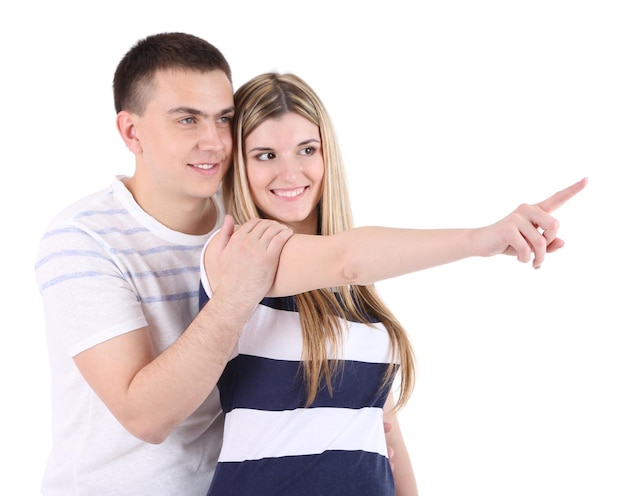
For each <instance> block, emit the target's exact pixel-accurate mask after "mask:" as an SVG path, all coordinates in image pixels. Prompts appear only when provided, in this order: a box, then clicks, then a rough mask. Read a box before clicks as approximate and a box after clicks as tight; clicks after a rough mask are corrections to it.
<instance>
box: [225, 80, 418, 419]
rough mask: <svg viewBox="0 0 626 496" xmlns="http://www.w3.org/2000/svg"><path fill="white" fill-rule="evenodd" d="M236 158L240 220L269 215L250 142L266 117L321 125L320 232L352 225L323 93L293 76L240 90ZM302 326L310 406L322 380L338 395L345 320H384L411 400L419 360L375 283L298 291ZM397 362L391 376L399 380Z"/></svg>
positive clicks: (231, 193)
mask: <svg viewBox="0 0 626 496" xmlns="http://www.w3.org/2000/svg"><path fill="white" fill-rule="evenodd" d="M235 108H236V114H235V122H234V144H235V150H234V151H235V153H234V163H233V166H232V167H231V168H230V169H229V171H228V173H227V174H226V177H225V178H224V188H223V192H224V202H225V205H226V210H227V211H228V212H229V213H231V214H232V215H233V217H234V219H235V222H236V223H237V224H243V223H244V222H246V221H247V220H249V219H251V218H254V217H263V213H262V212H261V211H260V210H259V209H258V208H257V207H256V205H255V204H254V201H253V199H252V194H251V192H250V186H249V183H248V176H247V174H246V162H245V155H244V143H245V139H246V138H247V137H248V136H249V135H250V133H252V131H254V130H255V129H256V128H257V126H259V125H260V124H261V123H262V122H264V121H266V120H267V119H271V118H276V117H279V116H281V115H283V114H286V113H289V112H294V113H296V114H298V115H300V116H302V117H304V118H305V119H307V120H309V121H310V122H312V123H313V124H315V125H317V126H318V127H319V130H320V135H321V141H322V152H323V156H324V167H325V170H324V179H323V181H324V183H323V189H322V197H321V199H320V202H319V204H318V214H319V215H318V234H321V235H330V234H336V233H339V232H342V231H345V230H348V229H351V228H352V227H353V218H352V210H351V208H350V201H349V197H348V187H347V182H346V178H345V173H344V166H343V160H342V158H341V153H340V151H339V146H338V143H337V138H336V136H335V131H334V129H333V126H332V123H331V121H330V118H329V115H328V113H327V111H326V109H325V107H324V105H323V104H322V102H321V100H320V99H319V98H318V96H317V95H316V93H315V92H314V91H313V90H312V89H311V88H310V87H309V85H308V84H306V83H305V82H304V81H303V80H302V79H300V78H299V77H297V76H295V75H293V74H278V73H266V74H261V75H259V76H257V77H255V78H253V79H251V80H250V81H248V82H247V83H245V84H244V85H242V86H241V87H240V88H239V89H238V90H237V92H236V93H235ZM335 292H337V293H338V294H337V295H335ZM295 298H296V304H297V307H298V311H299V314H300V324H301V327H302V338H303V350H302V361H303V363H304V377H305V381H306V384H307V386H308V394H307V400H306V404H307V405H310V404H311V403H312V402H313V400H314V399H315V396H316V394H317V392H318V390H319V388H320V387H322V383H321V380H322V377H323V378H324V380H325V383H326V387H327V388H328V390H329V392H330V393H331V394H332V382H331V379H332V375H333V374H334V373H336V372H337V367H338V364H339V361H338V360H336V359H329V358H328V353H327V346H330V351H331V356H333V357H339V356H341V355H340V352H341V344H342V342H343V340H342V331H343V328H342V319H345V320H349V321H354V322H361V323H364V324H366V325H371V323H370V322H371V320H372V319H371V318H368V316H371V317H375V318H376V319H378V320H379V321H380V322H381V323H382V324H383V325H384V326H385V328H386V329H387V332H388V333H389V336H390V338H391V344H392V355H391V357H390V358H392V360H391V362H393V361H394V360H393V358H394V357H397V358H399V361H400V371H401V375H400V377H401V382H400V388H399V391H400V392H399V396H398V400H397V403H396V407H397V408H400V407H402V406H403V405H405V404H406V402H407V400H408V398H409V396H410V394H411V392H412V390H413V387H414V382H415V358H414V353H413V349H412V346H411V343H410V340H409V338H408V335H407V333H406V331H405V329H404V328H403V327H402V326H401V325H400V323H399V322H398V320H397V319H396V318H395V317H394V316H393V314H392V313H391V311H390V310H389V309H388V308H387V306H386V305H385V304H384V303H383V301H382V299H381V298H380V296H379V295H378V294H377V292H376V290H375V288H374V286H373V285H367V286H349V287H348V286H344V287H339V288H334V289H318V290H314V291H308V292H306V293H301V294H298V295H296V296H295ZM395 371H396V366H395V365H394V364H393V363H390V365H389V367H388V369H387V373H386V376H385V381H384V383H383V384H381V387H383V386H385V385H387V384H389V383H390V382H392V381H393V379H394V377H395Z"/></svg>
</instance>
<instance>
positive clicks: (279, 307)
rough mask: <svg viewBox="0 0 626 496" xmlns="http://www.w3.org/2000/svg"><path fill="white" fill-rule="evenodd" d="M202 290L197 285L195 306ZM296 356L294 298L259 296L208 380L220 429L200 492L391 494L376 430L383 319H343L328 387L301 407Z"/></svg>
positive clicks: (386, 349)
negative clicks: (217, 449) (214, 382)
mask: <svg viewBox="0 0 626 496" xmlns="http://www.w3.org/2000/svg"><path fill="white" fill-rule="evenodd" d="M203 275H204V274H203ZM203 280H204V281H206V279H205V278H203ZM206 285H207V284H206V282H205V283H204V286H205V287H206ZM207 293H209V294H210V289H207V291H206V292H205V291H204V289H203V288H201V291H200V295H201V306H202V305H204V303H205V302H206V301H207V300H208V298H209V296H207ZM301 354H302V333H301V327H300V321H299V316H298V312H297V309H296V305H295V298H294V297H293V296H290V297H284V298H265V299H264V300H263V301H262V302H261V304H260V305H258V307H257V308H256V309H255V311H254V313H253V315H252V317H251V319H250V320H249V322H248V323H247V324H246V326H245V328H244V329H243V332H242V335H241V338H240V340H239V343H238V347H237V349H236V350H235V351H234V353H233V356H232V358H231V360H230V361H229V363H228V365H227V366H226V368H225V370H224V373H223V375H222V377H221V378H220V380H219V383H218V387H219V393H220V400H221V404H222V408H223V410H224V413H225V430H224V442H223V446H222V450H221V453H220V456H219V460H218V465H217V468H216V471H215V475H214V478H213V482H212V484H211V486H210V488H209V491H208V495H209V496H228V495H237V496H246V495H254V496H270V495H271V496H278V495H290V496H293V495H298V496H313V495H316V496H317V495H341V496H352V495H353V496H368V495H371V496H386V495H393V494H395V486H394V481H393V474H392V472H391V468H390V464H389V460H388V458H387V446H386V441H385V434H384V429H383V405H384V403H385V400H386V398H387V396H388V394H389V387H388V386H387V387H384V388H382V389H381V384H382V380H383V376H384V374H385V372H386V370H387V366H388V364H389V361H390V359H391V343H390V340H389V336H388V334H387V331H386V330H385V328H384V327H383V325H382V324H380V323H376V324H374V327H370V326H368V325H365V324H361V323H354V322H350V323H348V327H347V330H346V331H345V332H344V340H343V352H342V365H343V366H342V368H341V369H340V370H341V372H340V373H338V374H337V376H336V377H335V378H334V381H333V394H332V396H331V395H329V394H328V391H327V389H326V387H323V388H322V390H321V391H320V392H319V393H318V395H317V397H316V398H315V401H314V403H313V404H312V405H311V406H309V407H306V408H303V404H304V400H305V397H306V387H305V385H304V383H303V379H302V377H303V376H302V371H301Z"/></svg>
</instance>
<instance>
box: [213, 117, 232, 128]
mask: <svg viewBox="0 0 626 496" xmlns="http://www.w3.org/2000/svg"><path fill="white" fill-rule="evenodd" d="M232 120H233V116H232V115H223V116H222V117H220V118H219V119H218V120H217V121H218V122H219V123H220V124H227V125H229V126H230V123H231V122H232Z"/></svg>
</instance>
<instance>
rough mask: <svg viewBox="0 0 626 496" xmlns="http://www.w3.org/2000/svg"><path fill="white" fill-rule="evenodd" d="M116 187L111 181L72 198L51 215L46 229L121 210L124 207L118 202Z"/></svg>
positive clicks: (86, 220) (77, 222)
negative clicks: (103, 186) (96, 189)
mask: <svg viewBox="0 0 626 496" xmlns="http://www.w3.org/2000/svg"><path fill="white" fill-rule="evenodd" d="M117 189H118V188H116V184H115V183H113V184H110V185H109V186H107V187H105V188H102V189H100V190H98V191H95V192H92V193H90V194H88V195H86V196H83V197H82V198H79V199H77V200H74V201H73V202H72V203H70V204H68V205H67V206H66V207H64V208H63V209H62V210H60V211H59V212H57V213H56V215H54V216H53V217H52V219H51V221H50V223H49V226H48V229H52V228H54V227H55V226H59V225H64V224H65V225H67V224H81V223H84V222H85V223H89V222H88V219H89V218H93V217H94V216H96V215H97V214H98V213H102V212H114V211H116V210H123V209H124V207H123V206H122V204H121V203H120V199H119V197H118V196H119V192H117V191H116V190H117Z"/></svg>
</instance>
